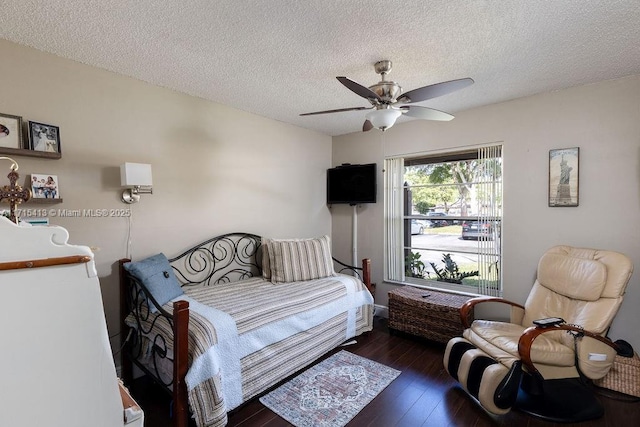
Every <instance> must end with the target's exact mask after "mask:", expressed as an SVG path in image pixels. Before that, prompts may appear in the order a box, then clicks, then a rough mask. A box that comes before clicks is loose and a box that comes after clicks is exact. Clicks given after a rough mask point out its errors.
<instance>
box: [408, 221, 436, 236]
mask: <svg viewBox="0 0 640 427" xmlns="http://www.w3.org/2000/svg"><path fill="white" fill-rule="evenodd" d="M429 227H431V221H422V220H418V219H412V220H411V234H424V230H426V229H427V228H429Z"/></svg>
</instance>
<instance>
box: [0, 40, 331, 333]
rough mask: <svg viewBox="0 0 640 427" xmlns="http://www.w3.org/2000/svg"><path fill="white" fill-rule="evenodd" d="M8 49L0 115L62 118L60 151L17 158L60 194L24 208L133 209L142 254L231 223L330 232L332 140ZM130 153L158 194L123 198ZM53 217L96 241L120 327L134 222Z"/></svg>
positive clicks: (137, 250)
mask: <svg viewBox="0 0 640 427" xmlns="http://www.w3.org/2000/svg"><path fill="white" fill-rule="evenodd" d="M0 57H2V60H1V61H0V81H2V96H0V112H2V113H5V114H12V115H18V116H22V117H23V119H24V120H25V121H27V120H32V121H38V122H43V123H47V124H53V125H56V126H59V127H60V136H61V146H62V159H60V160H43V159H35V158H30V157H16V160H17V161H18V162H19V164H20V170H19V173H20V174H21V179H22V180H26V179H27V178H28V174H30V173H42V174H54V175H58V179H59V182H60V193H61V196H62V198H63V200H64V203H62V204H58V205H35V204H28V205H24V206H23V207H24V208H31V209H39V208H53V209H54V210H57V209H120V208H128V207H130V208H131V209H132V212H133V221H132V223H133V226H132V243H133V245H132V249H133V252H132V255H133V258H134V259H140V258H142V257H145V256H148V255H152V254H155V253H157V252H160V251H162V252H164V253H165V254H166V255H167V256H172V255H177V254H178V253H180V252H181V251H182V250H184V249H187V248H188V247H190V246H191V245H193V244H196V243H198V242H199V241H202V240H205V239H207V238H209V237H212V236H215V235H218V234H222V233H226V232H232V231H247V232H252V233H256V234H259V235H263V236H271V237H314V236H319V235H323V234H329V233H330V232H331V215H330V212H329V210H328V209H327V207H326V204H325V173H326V169H327V168H328V167H330V165H331V138H330V137H328V136H326V135H321V134H318V133H316V132H312V131H307V130H304V129H300V128H297V127H294V126H290V125H286V124H283V123H280V122H276V121H273V120H269V119H265V118H262V117H259V116H256V115H253V114H249V113H246V112H243V111H239V110H236V109H232V108H229V107H226V106H222V105H217V104H213V103H211V102H207V101H204V100H202V99H198V98H194V97H191V96H186V95H183V94H180V93H177V92H174V91H171V90H167V89H163V88H159V87H156V86H152V85H149V84H146V83H143V82H141V81H138V80H134V79H131V78H127V77H123V76H120V75H116V74H114V73H110V72H106V71H103V70H99V69H96V68H93V67H89V66H86V65H82V64H79V63H77V62H73V61H69V60H66V59H62V58H59V57H56V56H53V55H49V54H45V53H42V52H39V51H37V50H34V49H31V48H27V47H23V46H19V45H16V44H13V43H9V42H7V41H2V40H0ZM211 84H212V85H215V84H217V83H216V82H215V81H212V82H211ZM125 161H128V162H139V163H151V165H152V167H153V182H154V185H153V195H143V196H142V200H141V201H140V203H138V204H136V205H125V204H123V203H122V202H121V201H120V194H121V188H120V175H119V173H120V172H119V165H120V164H122V163H124V162H125ZM2 171H6V172H4V173H3V175H2V176H0V185H4V183H8V182H7V181H5V180H6V178H4V176H5V174H6V173H8V172H9V163H8V162H5V161H2V162H0V172H2ZM50 221H51V223H52V224H56V225H62V226H63V227H65V228H67V229H68V230H69V233H70V236H71V237H70V242H71V243H74V244H83V245H87V246H92V247H95V248H98V249H97V252H96V266H97V269H98V275H99V277H100V282H101V287H102V293H103V298H104V302H105V310H106V313H107V321H108V326H109V332H110V334H111V335H112V336H113V335H115V334H117V333H118V332H119V323H118V311H119V307H118V304H119V303H118V277H117V268H116V267H117V266H116V261H117V260H118V259H120V258H123V257H125V256H126V248H127V235H128V221H127V220H126V219H125V218H57V217H50ZM1 238H2V237H1V236H0V239H1ZM0 244H6V242H4V241H2V242H0ZM79 303H81V302H79ZM118 341H119V340H118V339H117V338H116V339H113V340H112V345H117V342H118Z"/></svg>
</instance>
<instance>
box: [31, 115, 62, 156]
mask: <svg viewBox="0 0 640 427" xmlns="http://www.w3.org/2000/svg"><path fill="white" fill-rule="evenodd" d="M29 140H30V143H31V147H30V148H31V149H32V150H34V151H45V152H48V153H62V150H61V149H60V128H59V127H58V126H54V125H47V124H44V123H38V122H32V121H29Z"/></svg>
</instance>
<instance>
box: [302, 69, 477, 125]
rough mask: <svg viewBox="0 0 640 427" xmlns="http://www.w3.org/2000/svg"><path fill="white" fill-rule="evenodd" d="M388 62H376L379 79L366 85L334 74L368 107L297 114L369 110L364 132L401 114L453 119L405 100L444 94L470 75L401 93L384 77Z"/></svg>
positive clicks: (464, 82)
mask: <svg viewBox="0 0 640 427" xmlns="http://www.w3.org/2000/svg"><path fill="white" fill-rule="evenodd" d="M391 65H392V64H391V61H389V60H384V61H378V62H376V63H375V65H374V68H375V70H376V73H377V74H380V75H381V78H382V80H380V81H379V82H378V83H376V84H374V85H373V86H369V87H365V86H362V85H361V84H360V83H356V82H354V81H353V80H350V79H348V78H346V77H336V79H338V81H339V82H340V83H342V84H343V85H345V86H346V87H347V89H349V90H351V91H352V92H354V93H355V94H357V95H360V96H361V97H363V98H365V99H366V100H367V101H369V102H370V103H371V105H372V106H371V107H351V108H338V109H334V110H326V111H315V112H313V113H303V114H300V115H301V116H313V115H316V114H327V113H341V112H344V111H358V110H372V111H371V112H370V113H368V114H367V115H366V120H365V122H364V125H363V126H362V130H363V131H364V132H367V131H369V130H371V129H373V128H376V129H380V130H381V131H383V132H384V131H385V130H387V129H389V128H390V127H391V126H393V125H394V124H395V122H396V119H397V118H398V117H400V116H401V115H402V114H405V115H407V116H410V117H415V118H417V119H423V120H439V121H449V120H451V119H453V116H452V115H451V114H449V113H445V112H443V111H438V110H434V109H433V108H427V107H420V106H418V105H407V104H412V103H415V102H422V101H426V100H428V99H432V98H435V97H438V96H442V95H446V94H448V93H451V92H453V91H456V90H458V89H462V88H465V87H467V86H469V85H471V84H473V79H470V78H465V79H458V80H451V81H448V82H442V83H436V84H432V85H429V86H424V87H420V88H417V89H413V90H410V91H409V92H406V93H402V87H400V85H399V84H397V83H396V82H393V81H390V80H387V74H389V72H390V71H391Z"/></svg>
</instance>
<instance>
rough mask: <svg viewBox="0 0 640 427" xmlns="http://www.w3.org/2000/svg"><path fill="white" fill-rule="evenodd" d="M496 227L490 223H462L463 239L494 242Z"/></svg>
mask: <svg viewBox="0 0 640 427" xmlns="http://www.w3.org/2000/svg"><path fill="white" fill-rule="evenodd" d="M494 230H495V227H494V225H493V223H492V222H489V221H483V222H480V221H465V222H463V223H462V239H463V240H469V239H480V238H482V239H485V240H493V237H494V236H493V233H494Z"/></svg>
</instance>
